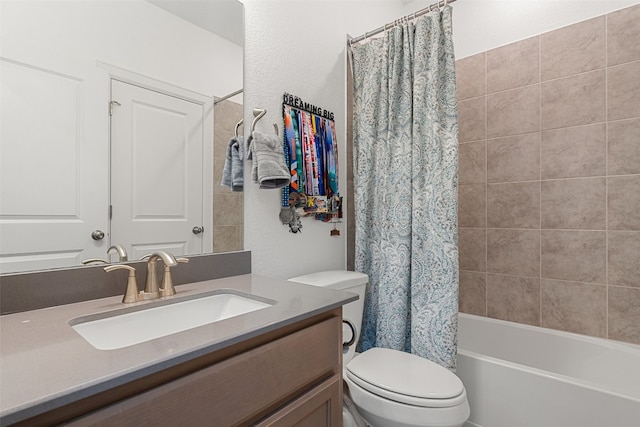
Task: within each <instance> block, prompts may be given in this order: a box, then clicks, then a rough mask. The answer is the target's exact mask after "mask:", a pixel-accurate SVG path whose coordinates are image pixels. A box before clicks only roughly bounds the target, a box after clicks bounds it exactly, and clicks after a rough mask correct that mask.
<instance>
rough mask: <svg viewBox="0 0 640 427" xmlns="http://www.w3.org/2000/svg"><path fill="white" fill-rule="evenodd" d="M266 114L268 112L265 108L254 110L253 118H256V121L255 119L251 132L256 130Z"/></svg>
mask: <svg viewBox="0 0 640 427" xmlns="http://www.w3.org/2000/svg"><path fill="white" fill-rule="evenodd" d="M265 114H267V110H265V109H264V108H254V109H253V117H255V119H253V122H252V123H251V132H253V131H254V130H255V129H256V123H257V122H258V120H260V119H261V118H262V116H264V115H265Z"/></svg>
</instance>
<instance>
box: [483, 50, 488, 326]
mask: <svg viewBox="0 0 640 427" xmlns="http://www.w3.org/2000/svg"><path fill="white" fill-rule="evenodd" d="M487 57H488V55H487V52H484V315H485V316H486V317H489V275H488V270H489V269H488V264H489V233H488V226H489V206H488V202H489V187H488V185H489V143H488V136H489V111H488V102H487V98H488V94H487V93H488V88H487V84H488V81H487V80H488V79H487V74H488V64H487V62H488V59H487Z"/></svg>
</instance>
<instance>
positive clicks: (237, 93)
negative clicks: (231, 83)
mask: <svg viewBox="0 0 640 427" xmlns="http://www.w3.org/2000/svg"><path fill="white" fill-rule="evenodd" d="M243 90H244V89H238V90H236V91H235V92H231V93H230V94H229V95H226V96H223V97H222V98H218V99H216V100H215V101H213V105H216V104H217V103H218V102H222V101H225V100H227V99H229V98H231V97H234V96H236V95H239V94H241V93H242V91H243Z"/></svg>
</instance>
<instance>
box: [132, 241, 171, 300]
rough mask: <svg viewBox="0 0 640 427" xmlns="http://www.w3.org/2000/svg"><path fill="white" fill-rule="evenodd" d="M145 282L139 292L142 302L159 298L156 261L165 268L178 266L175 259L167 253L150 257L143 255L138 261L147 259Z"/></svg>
mask: <svg viewBox="0 0 640 427" xmlns="http://www.w3.org/2000/svg"><path fill="white" fill-rule="evenodd" d="M147 258H148V261H147V280H146V281H145V284H144V291H141V292H140V298H139V299H142V300H149V299H156V298H160V286H159V285H158V273H157V272H156V261H157V260H158V259H161V260H162V262H163V263H164V265H165V268H167V267H175V266H176V265H178V261H176V258H175V257H174V256H173V255H171V254H170V253H168V252H165V251H157V252H154V253H152V254H150V255H145V256H143V257H142V258H140V259H142V260H143V259H147Z"/></svg>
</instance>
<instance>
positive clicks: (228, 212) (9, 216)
mask: <svg viewBox="0 0 640 427" xmlns="http://www.w3.org/2000/svg"><path fill="white" fill-rule="evenodd" d="M0 6H1V8H2V10H1V13H0V18H1V23H0V31H1V35H0V37H1V38H0V43H1V45H0V66H1V69H0V78H1V81H2V86H1V96H0V102H1V105H0V111H1V122H0V131H1V136H0V138H1V139H0V273H3V274H4V273H14V272H22V271H33V270H42V269H51V268H66V267H71V266H77V265H83V262H84V264H87V263H91V262H97V263H100V262H116V261H119V260H120V256H119V254H118V252H117V251H116V250H112V251H109V252H110V253H108V250H109V248H111V247H112V246H114V245H116V244H117V245H120V246H122V247H124V248H125V250H126V251H127V254H128V257H129V260H133V259H137V258H139V257H140V256H142V255H144V254H146V253H149V252H152V251H154V250H159V249H162V250H168V251H171V252H172V253H174V254H175V255H194V254H202V253H211V252H227V251H234V250H241V249H242V241H243V235H242V233H243V217H242V212H243V206H242V204H243V200H242V193H241V192H232V191H231V190H229V189H228V188H226V187H221V185H220V182H221V174H222V169H223V165H224V160H225V154H226V149H227V146H228V145H229V142H230V140H231V138H233V137H235V135H234V133H235V131H236V129H237V127H236V124H237V123H238V122H239V121H240V120H241V119H242V86H243V77H242V69H243V47H242V45H243V35H244V24H243V6H242V4H241V3H240V2H238V1H237V0H149V1H147V0H119V1H112V0H91V1H73V0H69V1H67V0H47V1H44V0H43V1H23V0H2V1H1V2H0ZM234 93H238V94H237V95H235V96H233V97H228V95H231V94H234ZM241 129H242V127H240V130H241ZM91 260H95V261H91Z"/></svg>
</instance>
